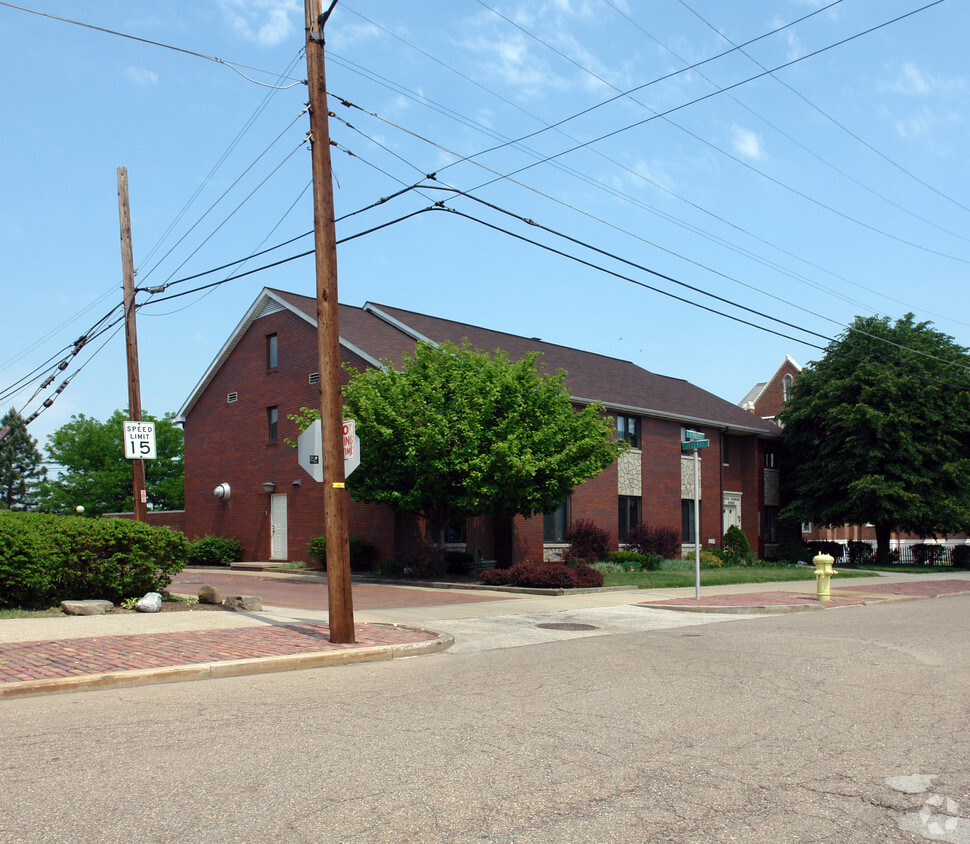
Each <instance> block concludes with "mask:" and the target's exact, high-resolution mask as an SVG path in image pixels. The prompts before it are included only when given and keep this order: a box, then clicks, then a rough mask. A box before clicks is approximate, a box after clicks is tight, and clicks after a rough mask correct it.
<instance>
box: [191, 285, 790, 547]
mask: <svg viewBox="0 0 970 844" xmlns="http://www.w3.org/2000/svg"><path fill="white" fill-rule="evenodd" d="M315 314H316V302H315V300H314V299H312V298H308V297H305V296H299V295H296V294H293V293H287V292H284V291H280V290H269V289H266V290H263V291H262V292H261V294H260V295H259V297H258V298H257V299H256V301H255V302H254V303H253V305H252V307H250V309H249V310H248V312H247V313H246V315H245V316H244V317H243V319H242V320H241V321H240V323H239V325H238V326H237V327H236V329H235V330H234V331H233V333H232V335H231V336H230V337H229V338H228V340H227V341H226V343H225V345H224V346H223V348H222V350H221V351H220V353H219V355H218V356H217V357H216V359H215V360H214V361H213V362H212V364H211V365H210V366H209V368H208V369H207V370H206V372H205V374H204V376H203V377H202V379H201V381H200V382H199V383H198V385H197V386H196V387H195V389H194V390H193V391H192V393H191V395H190V396H189V397H188V399H187V400H186V402H185V404H184V406H183V407H182V409H181V411H180V413H179V417H178V421H179V422H181V423H182V424H183V425H184V427H185V531H186V533H187V534H188V536H189V537H190V538H193V537H196V536H202V535H205V534H207V533H216V534H223V535H228V536H234V537H236V538H238V539H239V540H240V541H241V542H242V545H243V553H244V559H246V560H270V559H273V560H303V559H306V558H307V553H306V549H307V542H308V541H309V540H310V539H312V538H313V537H315V536H319V535H321V534H322V533H323V526H324V517H323V495H322V492H321V490H320V487H319V485H318V484H316V483H315V482H314V481H313V480H311V478H310V477H309V475H307V474H306V473H305V472H304V471H303V469H301V468H300V467H299V465H298V464H297V451H296V449H295V448H291V447H290V446H288V445H287V444H286V442H285V440H286V439H288V438H289V439H295V438H296V437H297V435H298V434H299V431H298V429H297V426H296V425H295V423H293V422H291V421H289V420H288V418H287V417H288V416H289V415H290V414H293V413H296V412H297V411H298V410H299V408H301V407H303V406H309V407H315V406H319V387H318V382H319V375H318V373H317V354H316V320H315ZM339 321H340V349H341V359H342V361H343V362H345V363H350V364H352V365H353V366H355V367H357V368H364V367H372V366H379V365H381V362H382V361H389V362H392V363H393V362H395V361H400V360H401V358H402V355H404V354H405V353H408V352H411V351H413V349H414V347H415V344H416V343H417V342H419V341H429V342H441V341H451V342H454V343H460V342H462V341H463V340H467V341H468V342H469V343H470V344H471V345H472V346H473V347H475V348H478V349H482V350H485V351H494V350H496V349H502V350H503V351H505V352H506V353H507V354H508V355H509V357H510V358H511V359H513V360H517V359H519V358H521V357H522V356H523V355H524V354H525V353H527V352H532V351H535V352H539V353H541V354H542V355H543V358H542V360H543V363H544V365H545V366H546V367H547V368H548V369H550V370H557V369H563V370H565V371H566V373H567V376H566V379H565V384H566V387H567V389H568V390H569V392H570V395H571V397H572V399H573V402H574V403H575V404H577V405H582V404H586V403H589V402H592V401H598V402H600V403H601V404H602V405H603V406H604V407H605V408H606V410H607V411H608V412H609V413H611V414H613V415H614V416H615V417H616V420H617V430H618V435H619V436H621V437H623V438H624V439H625V440H627V441H628V442H629V443H630V445H631V446H632V447H631V449H630V450H629V451H628V452H626V453H625V454H623V455H621V457H620V459H619V460H618V461H617V462H615V463H614V464H613V465H612V466H610V467H609V468H608V469H606V470H605V471H604V472H603V473H601V474H600V475H599V476H597V477H595V478H592V479H590V480H588V481H586V482H584V483H582V484H580V485H579V486H578V487H577V488H576V489H575V490H574V491H573V493H572V495H571V496H569V498H568V499H567V500H566V501H564V502H563V504H562V505H561V507H560V508H559V510H558V511H556V512H554V513H550V514H547V515H546V516H545V517H542V516H537V517H534V518H531V519H524V518H521V517H516V518H514V519H501V518H482V519H474V520H469V522H468V523H467V524H466V525H465V526H464V531H463V533H462V532H459V533H458V534H456V535H455V536H452V537H450V539H451V540H453V546H454V547H456V548H462V549H464V550H467V551H468V552H472V553H476V554H479V555H481V556H482V557H483V558H485V559H494V560H497V561H498V562H499V563H502V564H507V563H511V562H518V561H521V560H527V559H528V560H539V559H543V558H545V559H550V558H554V557H555V556H556V555H557V554H558V553H560V552H561V550H562V549H563V547H564V545H563V543H562V532H563V530H564V528H565V527H566V526H567V525H568V524H569V522H570V521H571V520H573V519H576V518H580V517H583V518H589V519H592V520H593V521H595V522H596V523H597V524H598V525H600V526H601V527H602V528H604V529H606V530H607V531H608V532H609V534H610V537H611V539H612V541H613V542H614V543H619V542H620V541H621V540H622V537H623V534H624V533H625V531H626V530H627V529H628V527H629V526H632V525H633V524H636V523H637V522H639V521H645V522H649V523H650V524H654V525H669V526H674V527H679V528H680V530H681V531H682V535H683V540H684V542H685V543H687V542H690V543H693V536H694V530H695V523H696V520H695V519H694V514H693V473H692V469H691V465H692V464H691V461H690V459H688V458H685V457H683V455H682V451H681V445H680V443H681V441H682V439H683V438H684V430H685V429H687V428H693V429H697V430H699V431H702V432H703V433H704V434H705V435H706V436H707V438H708V439H709V440H710V446H709V447H708V448H705V449H703V451H702V453H701V460H700V463H701V471H700V492H701V496H700V498H701V505H700V518H699V530H700V534H699V535H700V538H701V542H702V544H703V545H704V546H705V547H706V546H708V545H710V544H716V545H719V544H720V538H721V536H722V535H723V533H724V530H725V529H726V527H727V526H728V525H730V524H737V525H739V526H740V527H741V528H742V530H744V532H745V534H746V535H747V536H748V539H749V541H750V543H751V547H752V550H754V551H755V552H756V553H758V554H761V555H764V554H765V553H766V552H767V553H770V551H771V547H772V545H773V543H774V542H776V541H777V511H778V506H779V504H780V502H779V500H778V499H779V486H780V484H779V477H778V468H777V462H776V444H777V442H778V440H779V437H780V434H781V431H780V429H779V428H778V427H777V425H775V424H774V423H773V422H771V421H766V420H764V419H761V418H759V417H758V416H755V415H753V414H750V413H747V412H745V411H743V410H741V409H740V408H739V407H738V406H737V405H734V404H732V403H730V402H728V401H725V400H724V399H721V398H718V397H717V396H714V395H712V394H711V393H708V392H706V391H704V390H702V389H700V388H699V387H695V386H694V385H692V384H689V383H688V382H686V381H683V380H680V379H676V378H667V377H664V376H662V375H656V374H654V373H652V372H648V371H647V370H644V369H642V368H640V367H638V366H635V365H634V364H632V363H630V362H628V361H622V360H615V359H613V358H608V357H604V356H602V355H597V354H592V353H590V352H583V351H579V350H577V349H571V348H567V347H564V346H557V345H554V344H551V343H544V342H542V341H540V340H537V339H527V338H524V337H518V336H516V335H512V334H505V333H502V332H498V331H493V330H490V329H485V328H479V327H475V326H471V325H466V324H463V323H458V322H453V321H450V320H445V319H439V318H437V317H432V316H427V315H424V314H418V313H414V312H411V311H407V310H402V309H399V308H392V307H387V306H384V305H375V304H370V303H369V304H366V305H364V306H363V307H362V308H357V307H350V306H346V305H341V306H340V310H339ZM366 448H367V443H366V442H363V443H362V449H366ZM217 488H221V490H222V492H221V493H220V496H217V495H216V494H215V493H216V490H217ZM225 490H228V495H226V492H225ZM349 522H350V533H351V535H354V536H362V537H364V538H366V539H368V540H369V541H371V542H373V543H374V544H375V545H376V546H377V548H378V552H379V554H380V556H381V557H382V558H387V557H391V556H393V555H394V554H395V553H397V552H399V551H400V550H402V549H407V548H409V547H412V546H413V545H414V544H415V543H418V542H420V541H422V526H421V524H420V523H419V522H418V521H417V520H416V519H415V518H412V517H402V516H400V515H397V516H396V515H395V514H394V513H392V512H391V511H390V510H388V509H386V508H384V507H379V506H375V505H366V504H356V503H353V502H351V504H350V508H349Z"/></svg>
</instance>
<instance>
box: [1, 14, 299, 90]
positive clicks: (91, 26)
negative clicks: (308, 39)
mask: <svg viewBox="0 0 970 844" xmlns="http://www.w3.org/2000/svg"><path fill="white" fill-rule="evenodd" d="M0 6H8V7H9V8H11V9H17V10H18V11H21V12H29V13H30V14H32V15H38V16H40V17H42V18H50V19H51V20H55V21H61V22H62V23H69V24H71V25H73V26H80V27H83V28H85V29H93V30H95V31H97V32H103V33H105V34H107V35H115V36H117V37H119V38H128V39H129V40H131V41H140V42H141V43H142V44H151V45H152V46H153V47H163V48H164V49H166V50H174V51H175V52H176V53H184V54H185V55H187V56H194V57H195V58H197V59H205V60H206V61H210V62H215V63H216V64H221V65H223V66H225V67H228V68H229V69H230V70H232V71H235V72H236V73H238V74H239V75H240V76H241V77H242V78H243V79H246V80H247V81H249V82H252V83H253V84H255V85H261V86H263V87H264V88H277V89H278V90H286V89H287V88H292V87H294V86H295V85H306V80H305V79H297V80H296V81H295V82H293V83H292V84H291V85H284V86H282V87H281V86H276V85H267V84H266V83H265V82H260V81H258V80H256V79H252V78H251V77H249V76H246V74H245V73H243V72H242V71H241V70H239V68H241V67H244V68H246V70H253V71H256V72H257V73H265V74H266V75H267V76H273V75H274V74H273V73H272V72H271V71H268V70H261V69H260V68H258V67H250V66H249V65H245V64H241V63H240V62H228V61H226V60H225V59H220V58H219V57H218V56H207V55H206V54H205V53H197V52H195V50H186V49H185V48H184V47H175V46H173V45H172V44H165V43H163V42H161V41H152V40H151V39H149V38H141V37H139V36H137V35H129V34H128V33H126V32H118V31H117V30H114V29H105V28H104V27H103V26H95V25H94V24H91V23H84V22H83V21H77V20H72V19H71V18H62V17H60V16H59V15H52V14H50V13H49V12H39V11H37V10H36V9H28V8H27V7H26V6H18V5H16V4H14V3H8V2H6V0H0ZM287 78H288V79H292V78H293V77H287Z"/></svg>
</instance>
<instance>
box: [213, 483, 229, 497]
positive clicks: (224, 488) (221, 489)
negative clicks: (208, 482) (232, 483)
mask: <svg viewBox="0 0 970 844" xmlns="http://www.w3.org/2000/svg"><path fill="white" fill-rule="evenodd" d="M212 494H213V495H214V496H215V497H216V498H218V499H219V500H220V501H228V500H229V496H230V495H231V494H232V491H231V490H230V489H229V484H219V486H217V487H216V488H215V489H214V490H212Z"/></svg>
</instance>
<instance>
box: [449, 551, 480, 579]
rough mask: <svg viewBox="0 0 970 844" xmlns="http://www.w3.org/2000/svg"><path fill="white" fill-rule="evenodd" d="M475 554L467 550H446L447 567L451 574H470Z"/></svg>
mask: <svg viewBox="0 0 970 844" xmlns="http://www.w3.org/2000/svg"><path fill="white" fill-rule="evenodd" d="M473 562H475V555H474V554H469V553H468V552H467V551H445V567H446V569H447V571H448V573H449V574H468V573H469V572H470V571H471V570H472V563H473Z"/></svg>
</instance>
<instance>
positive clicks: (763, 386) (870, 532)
mask: <svg viewBox="0 0 970 844" xmlns="http://www.w3.org/2000/svg"><path fill="white" fill-rule="evenodd" d="M801 371H802V366H801V365H800V364H799V363H798V362H796V361H795V359H794V358H793V357H792V356H791V355H786V356H785V359H784V360H783V361H782V363H781V366H779V367H778V368H777V369H776V370H775V372H774V374H773V375H772V376H771V378H769V379H768V380H767V381H762V382H760V383H758V384H755V385H754V387H752V388H751V390H750V391H749V392H748V394H747V395H746V396H745V397H744V398H743V399H741V401H740V402H739V405H740V407H741V408H742V409H743V410H747V411H748V412H749V413H752V414H755V415H757V416H760V417H761V418H762V419H766V420H768V419H770V420H771V421H773V422H777V421H778V416H779V415H780V414H781V412H782V410H784V407H785V402H787V401H788V399H789V398H790V397H791V389H792V386H793V385H794V383H795V382H796V381H797V380H798V375H799V373H801ZM800 535H801V539H802V540H803V541H804V542H817V541H825V542H833V541H834V542H839V543H842V544H845V545H847V544H848V543H849V542H868V543H870V544H871V545H872V546H873V547H875V542H876V529H875V528H874V527H873V526H872V525H871V524H866V525H836V526H832V527H823V526H820V525H816V524H813V523H812V522H803V523H802V524H801V530H800ZM924 541H925V540H924V538H923V537H919V536H915V535H914V534H910V533H893V535H892V539H891V541H890V545H891V547H892V548H893V549H894V550H902V549H905V548H906V547H907V546H910V545H918V544H921V543H923V542H924ZM934 541H936V540H934ZM939 541H940V542H941V543H942V542H943V540H939ZM967 541H968V540H967V536H966V534H963V533H958V534H954V535H952V536H950V537H948V538H947V540H946V544H948V545H961V544H965V543H966V542H967Z"/></svg>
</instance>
